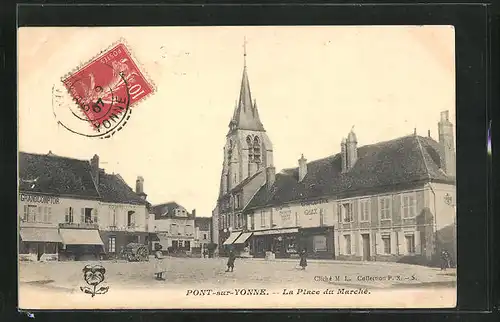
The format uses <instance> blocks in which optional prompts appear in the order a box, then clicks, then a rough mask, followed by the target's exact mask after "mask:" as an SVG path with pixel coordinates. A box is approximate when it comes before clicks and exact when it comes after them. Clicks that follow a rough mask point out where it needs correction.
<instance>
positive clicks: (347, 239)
mask: <svg viewBox="0 0 500 322" xmlns="http://www.w3.org/2000/svg"><path fill="white" fill-rule="evenodd" d="M344 239H345V253H346V255H351V235H344Z"/></svg>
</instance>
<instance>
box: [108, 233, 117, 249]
mask: <svg viewBox="0 0 500 322" xmlns="http://www.w3.org/2000/svg"><path fill="white" fill-rule="evenodd" d="M108 253H116V237H115V236H111V237H109V240H108Z"/></svg>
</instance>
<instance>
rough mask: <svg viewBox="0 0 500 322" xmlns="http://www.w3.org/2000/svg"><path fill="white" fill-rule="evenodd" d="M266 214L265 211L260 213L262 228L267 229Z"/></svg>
mask: <svg viewBox="0 0 500 322" xmlns="http://www.w3.org/2000/svg"><path fill="white" fill-rule="evenodd" d="M265 215H266V213H265V212H264V210H261V212H260V226H261V227H265V226H266V216H265Z"/></svg>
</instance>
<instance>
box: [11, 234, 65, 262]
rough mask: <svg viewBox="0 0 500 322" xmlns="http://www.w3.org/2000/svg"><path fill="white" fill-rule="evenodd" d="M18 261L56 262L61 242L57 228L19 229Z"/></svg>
mask: <svg viewBox="0 0 500 322" xmlns="http://www.w3.org/2000/svg"><path fill="white" fill-rule="evenodd" d="M19 235H20V240H19V259H20V260H23V261H57V260H58V257H59V254H58V249H59V244H60V243H61V242H62V240H61V236H60V235H59V232H58V230H57V228H45V227H43V228H42V227H21V229H20V234H19Z"/></svg>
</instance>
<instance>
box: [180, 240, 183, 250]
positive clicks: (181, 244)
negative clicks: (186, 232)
mask: <svg viewBox="0 0 500 322" xmlns="http://www.w3.org/2000/svg"><path fill="white" fill-rule="evenodd" d="M182 247H184V241H182V240H179V248H182Z"/></svg>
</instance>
